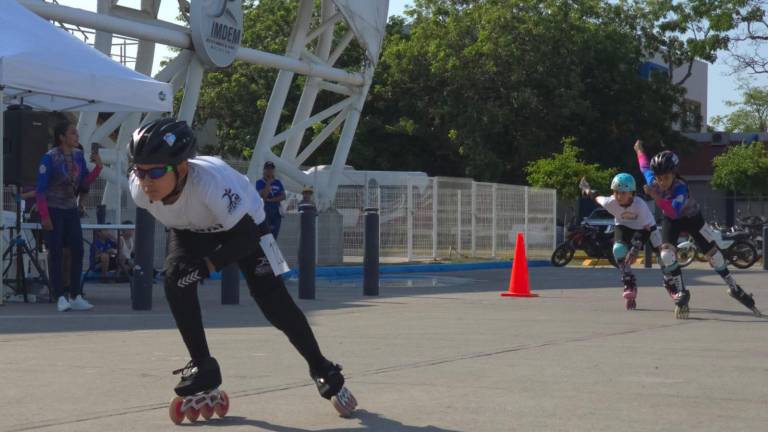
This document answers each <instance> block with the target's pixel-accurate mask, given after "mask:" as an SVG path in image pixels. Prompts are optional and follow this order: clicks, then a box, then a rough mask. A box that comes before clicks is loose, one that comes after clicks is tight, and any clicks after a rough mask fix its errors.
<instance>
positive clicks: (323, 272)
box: [210, 260, 551, 280]
mask: <svg viewBox="0 0 768 432" xmlns="http://www.w3.org/2000/svg"><path fill="white" fill-rule="evenodd" d="M550 265H551V264H550V262H549V261H546V260H532V261H528V267H548V266H550ZM504 268H512V261H511V260H510V261H488V262H477V263H461V264H441V263H435V264H390V265H382V266H379V274H387V273H442V272H460V271H470V270H490V269H504ZM362 274H363V266H328V267H317V268H316V269H315V275H316V276H318V277H333V276H362ZM298 275H299V271H298V270H296V269H293V270H291V271H289V272H287V273H284V274H283V277H284V278H286V279H290V278H295V277H297V276H298ZM210 279H212V280H220V279H221V274H220V273H219V272H216V273H213V274H211V277H210Z"/></svg>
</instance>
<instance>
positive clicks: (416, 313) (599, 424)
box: [0, 267, 768, 432]
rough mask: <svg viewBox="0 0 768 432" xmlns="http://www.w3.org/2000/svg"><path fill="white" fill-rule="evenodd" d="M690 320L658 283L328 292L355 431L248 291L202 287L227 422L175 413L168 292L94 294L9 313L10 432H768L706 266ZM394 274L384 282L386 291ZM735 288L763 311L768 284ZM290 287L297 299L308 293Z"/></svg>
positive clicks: (471, 281)
mask: <svg viewBox="0 0 768 432" xmlns="http://www.w3.org/2000/svg"><path fill="white" fill-rule="evenodd" d="M685 274H686V277H687V281H688V284H689V286H690V287H691V289H692V292H693V297H692V302H691V305H692V311H691V319H689V320H687V321H677V320H675V319H674V318H673V314H672V306H671V301H670V300H669V298H668V297H667V294H666V292H665V291H664V290H663V289H662V288H661V276H660V274H659V272H658V270H656V269H652V270H638V281H639V284H640V291H639V297H638V309H637V310H636V311H626V310H624V306H623V300H622V299H621V290H620V289H619V288H618V287H617V286H616V285H617V279H618V275H617V272H616V271H615V270H614V269H611V268H580V267H568V268H551V267H542V268H532V269H531V284H532V286H533V288H534V290H535V291H536V292H538V293H539V294H540V297H538V298H501V297H500V296H499V294H498V293H499V292H500V291H502V290H505V289H506V288H507V284H508V280H509V270H483V271H469V272H457V273H435V274H434V275H430V274H423V273H422V274H410V275H383V279H382V283H381V295H380V296H379V297H368V298H365V297H363V296H362V285H361V281H360V280H359V279H355V278H339V279H320V280H318V292H317V299H316V300H300V301H299V305H300V307H301V308H303V309H304V310H305V311H306V313H307V315H308V317H309V320H310V322H311V324H312V326H313V328H314V329H315V332H316V334H317V337H318V339H319V341H320V345H321V348H322V349H323V351H324V354H325V355H326V356H328V357H329V358H330V359H332V360H334V361H337V362H339V363H341V364H343V365H344V367H345V369H344V371H345V373H346V375H347V378H348V386H349V388H350V389H351V390H352V391H353V393H354V394H355V396H356V398H357V400H358V401H359V403H360V406H359V408H360V410H359V411H358V412H357V414H356V416H355V417H354V418H352V419H343V418H340V417H338V416H337V415H336V412H335V411H334V409H333V408H332V407H331V405H330V403H328V402H326V401H325V400H323V399H321V398H320V397H319V396H318V394H317V391H316V389H315V387H314V385H313V384H312V383H311V381H310V380H309V377H308V373H307V369H306V365H305V363H304V362H303V360H302V359H301V357H300V356H299V355H298V354H297V353H296V352H295V351H294V350H293V348H292V347H291V346H290V345H289V343H288V341H287V340H286V339H285V337H284V336H283V335H282V334H281V333H280V332H278V331H276V330H275V329H273V328H272V327H270V326H269V325H268V323H267V322H266V320H265V319H264V318H263V316H262V315H261V313H260V312H259V310H258V308H257V307H256V306H255V304H254V303H253V301H252V300H251V299H250V297H248V295H247V290H246V288H245V285H244V284H243V285H242V287H241V288H242V291H241V304H240V305H236V306H222V305H221V304H219V295H220V294H219V283H218V282H216V281H210V282H206V283H205V285H204V286H202V287H201V293H202V294H201V298H202V303H203V308H204V319H205V322H206V325H207V328H208V340H209V344H210V346H211V351H212V353H213V355H214V356H215V357H217V359H218V360H219V363H220V364H221V366H222V369H223V375H224V384H223V386H222V388H223V389H224V390H226V391H227V392H228V393H229V395H230V397H231V408H230V412H229V414H228V416H227V417H226V418H224V419H217V418H215V419H212V420H210V421H208V422H202V421H199V422H198V423H197V424H195V425H191V424H189V423H187V422H186V421H185V422H184V423H183V424H182V425H180V426H174V425H173V424H172V423H171V422H170V420H169V418H168V414H167V407H168V401H169V400H170V399H171V397H172V396H173V392H172V388H173V386H174V385H175V383H176V380H177V377H175V376H173V375H171V371H172V370H173V369H176V368H179V367H181V366H183V365H184V364H185V363H186V360H187V358H186V355H187V353H186V351H185V349H184V346H183V344H182V342H181V339H180V337H179V335H178V333H177V330H176V328H175V326H174V323H173V320H172V318H171V316H170V314H169V312H168V308H167V305H166V303H165V299H164V298H163V296H162V288H161V287H160V286H158V285H155V289H154V294H155V298H154V308H153V310H152V311H149V312H136V311H132V310H131V309H130V301H129V299H128V293H129V289H128V286H127V285H125V284H105V285H100V284H88V285H87V286H86V292H87V295H88V297H89V299H90V300H91V301H92V302H93V303H94V304H95V305H96V309H94V310H93V311H90V312H66V313H58V312H56V311H55V306H54V305H52V304H18V303H14V304H6V305H5V306H1V307H0V382H2V386H0V406H1V407H2V413H3V415H1V416H0V431H33V430H34V431H37V430H40V431H99V432H102V431H132V432H133V431H165V430H190V428H193V429H195V430H226V431H275V432H301V431H377V432H378V431H405V432H452V431H622V432H626V431H660V430H670V431H697V432H700V431H756V430H764V429H765V425H766V424H768V410H767V409H766V407H768V343H766V341H768V319H761V318H756V317H753V316H752V314H751V313H749V311H747V310H746V309H744V308H743V307H742V306H741V305H739V304H737V303H736V302H735V301H733V300H732V299H731V298H729V297H728V296H727V295H726V293H725V287H724V286H723V284H722V283H721V281H720V278H719V277H718V276H717V275H716V274H715V273H714V272H712V271H710V270H709V269H708V268H706V267H697V268H693V269H687V270H686V273H685ZM384 276H386V277H384ZM736 277H737V280H738V281H739V282H740V283H741V284H742V285H743V286H744V287H745V288H746V289H747V291H751V292H754V294H755V298H756V299H757V303H758V305H759V306H762V308H763V309H764V310H766V311H768V287H766V285H768V276H767V275H766V273H765V272H763V271H761V270H757V269H751V270H746V271H739V272H737V273H736ZM289 287H290V290H291V292H292V293H293V294H294V295H295V294H296V292H297V285H296V282H290V283H289Z"/></svg>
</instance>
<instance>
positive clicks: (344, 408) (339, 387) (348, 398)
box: [309, 362, 357, 417]
mask: <svg viewBox="0 0 768 432" xmlns="http://www.w3.org/2000/svg"><path fill="white" fill-rule="evenodd" d="M309 375H310V376H311V377H312V380H313V381H314V382H315V385H317V391H318V392H320V396H322V397H324V398H325V399H328V400H330V401H331V404H332V405H333V407H334V408H335V409H336V411H338V412H339V415H340V416H342V417H350V416H351V415H352V413H353V412H354V411H355V408H356V407H357V400H356V399H355V397H354V396H353V395H352V392H350V391H349V389H347V388H346V387H344V375H342V374H341V366H340V365H337V364H335V363H331V362H326V364H325V365H324V366H323V367H322V368H321V369H320V370H317V371H313V370H310V371H309Z"/></svg>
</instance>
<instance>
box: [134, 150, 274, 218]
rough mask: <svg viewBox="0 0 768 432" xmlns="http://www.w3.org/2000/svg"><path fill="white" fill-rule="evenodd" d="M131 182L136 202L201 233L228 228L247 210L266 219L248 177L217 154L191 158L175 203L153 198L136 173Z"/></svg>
mask: <svg viewBox="0 0 768 432" xmlns="http://www.w3.org/2000/svg"><path fill="white" fill-rule="evenodd" d="M128 183H129V188H130V190H131V196H132V197H133V200H134V201H135V202H136V205H137V206H138V207H141V208H144V209H147V211H149V213H150V214H152V216H154V217H155V219H157V220H158V221H160V223H162V224H163V225H165V226H167V227H168V228H175V229H183V230H190V231H195V232H201V233H211V232H221V231H227V230H229V229H231V228H232V227H233V226H235V225H236V224H237V223H238V222H239V221H240V219H242V218H243V216H245V215H246V214H248V215H250V216H251V218H253V220H254V222H256V223H261V222H262V221H264V202H263V201H262V199H261V196H259V193H258V192H257V191H256V188H255V187H253V185H251V182H250V181H249V180H248V177H246V176H244V175H242V174H240V173H239V172H237V171H235V169H234V168H232V167H230V166H229V165H227V164H226V163H225V162H224V161H222V160H221V159H218V158H215V157H210V156H199V157H196V158H194V159H189V174H188V175H187V183H186V185H185V186H184V189H182V191H181V195H180V196H179V198H178V199H177V200H176V202H174V203H173V204H167V205H166V204H163V203H162V201H154V202H152V201H150V200H149V197H148V196H147V195H146V194H145V193H144V192H143V191H142V190H141V187H140V186H139V179H138V178H137V177H136V175H135V174H134V173H131V175H130V178H129V180H128Z"/></svg>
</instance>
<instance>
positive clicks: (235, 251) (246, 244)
mask: <svg viewBox="0 0 768 432" xmlns="http://www.w3.org/2000/svg"><path fill="white" fill-rule="evenodd" d="M265 234H269V227H268V226H267V224H266V222H262V223H261V224H259V225H256V223H255V222H254V221H253V219H252V218H251V217H250V216H249V215H245V216H243V218H242V219H240V221H239V222H238V223H237V224H235V226H233V227H232V229H230V230H229V231H227V234H226V237H225V240H224V241H223V242H222V244H221V245H220V246H219V247H218V248H216V250H214V251H213V253H211V255H210V256H208V259H209V260H211V263H212V264H213V266H214V267H216V270H221V269H223V268H224V267H226V266H227V265H229V264H232V263H235V262H237V261H239V260H240V259H242V258H244V257H246V256H248V255H250V254H251V253H253V252H255V251H256V250H257V248H259V247H260V246H259V240H260V239H261V236H263V235H265Z"/></svg>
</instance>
